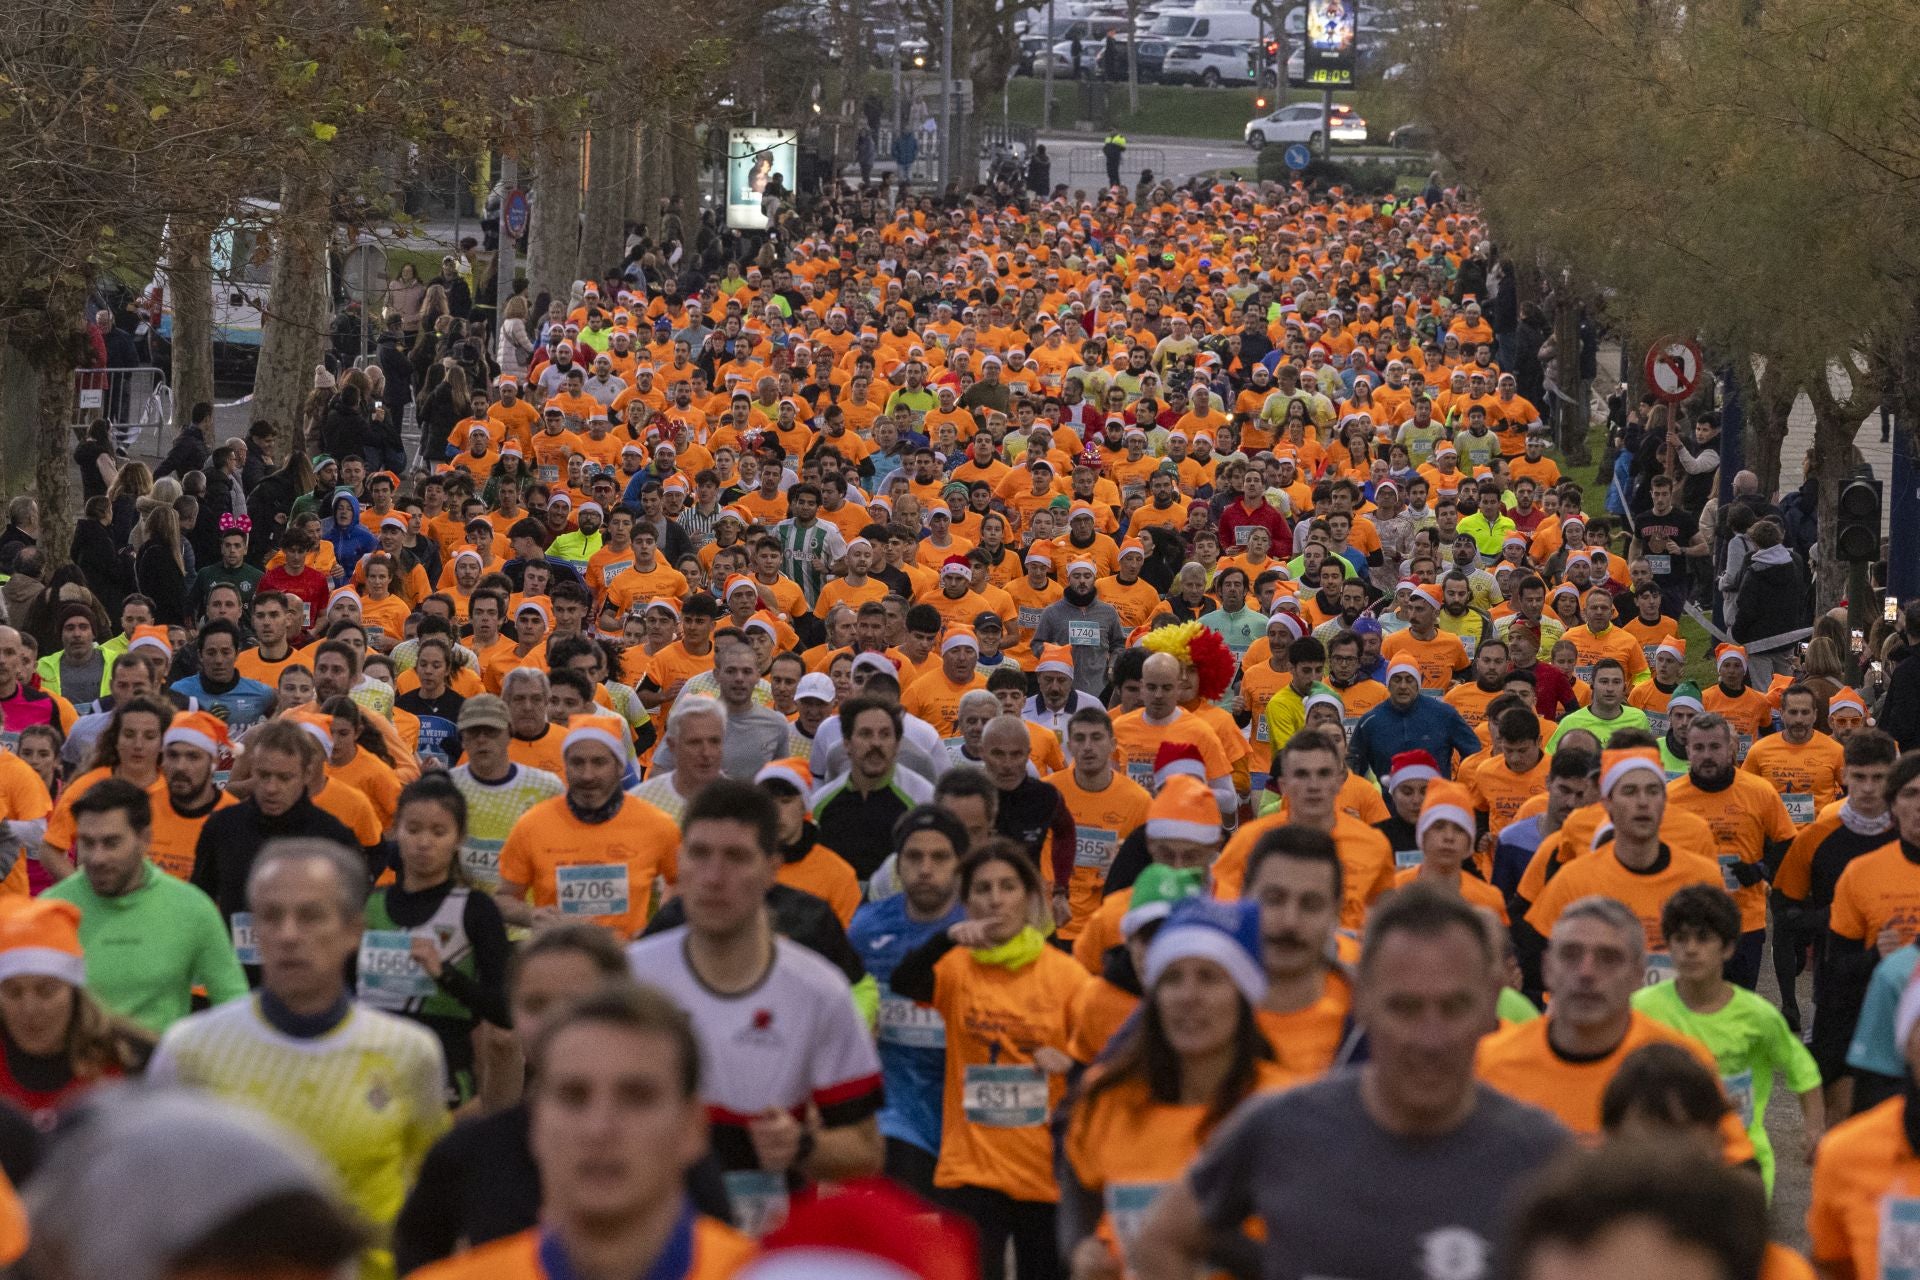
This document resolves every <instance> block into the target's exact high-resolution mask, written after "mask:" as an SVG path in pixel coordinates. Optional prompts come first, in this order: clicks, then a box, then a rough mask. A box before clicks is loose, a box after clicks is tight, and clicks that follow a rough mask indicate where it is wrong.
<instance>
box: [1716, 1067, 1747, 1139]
mask: <svg viewBox="0 0 1920 1280" xmlns="http://www.w3.org/2000/svg"><path fill="white" fill-rule="evenodd" d="M1720 1084H1721V1085H1722V1087H1724V1088H1725V1089H1726V1091H1727V1101H1729V1102H1731V1103H1732V1104H1733V1109H1734V1110H1735V1111H1738V1112H1739V1113H1740V1127H1741V1128H1743V1129H1747V1128H1751V1127H1752V1126H1753V1072H1751V1071H1741V1072H1737V1073H1735V1074H1733V1075H1730V1076H1721V1077H1720Z"/></svg>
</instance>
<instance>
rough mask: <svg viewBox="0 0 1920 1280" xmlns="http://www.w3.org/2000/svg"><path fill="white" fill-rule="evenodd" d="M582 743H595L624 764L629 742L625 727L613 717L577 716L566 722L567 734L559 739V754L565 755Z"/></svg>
mask: <svg viewBox="0 0 1920 1280" xmlns="http://www.w3.org/2000/svg"><path fill="white" fill-rule="evenodd" d="M584 742H597V743H599V744H600V745H601V746H603V747H605V748H606V749H607V750H609V751H611V752H613V758H614V759H616V760H619V761H621V762H622V763H624V762H625V761H626V759H627V744H628V742H629V739H628V736H627V732H626V726H625V725H624V724H623V723H621V722H620V721H619V720H618V719H616V718H614V717H613V716H597V715H577V716H573V717H570V718H569V719H568V720H567V734H566V736H565V737H564V738H562V739H560V754H561V755H563V756H564V755H565V754H566V753H567V752H569V751H571V750H572V749H573V748H574V747H576V746H578V745H579V744H581V743H584Z"/></svg>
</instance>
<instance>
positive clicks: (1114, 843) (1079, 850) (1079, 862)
mask: <svg viewBox="0 0 1920 1280" xmlns="http://www.w3.org/2000/svg"><path fill="white" fill-rule="evenodd" d="M1073 832H1074V834H1073V865H1074V866H1076V867H1087V868H1090V869H1091V870H1094V871H1098V872H1100V873H1101V874H1102V875H1105V874H1106V870H1107V868H1108V867H1110V866H1112V865H1113V855H1114V854H1116V853H1118V852H1119V851H1120V833H1119V832H1117V831H1108V830H1106V829H1105V828H1103V827H1079V826H1076V827H1075V828H1074V829H1073Z"/></svg>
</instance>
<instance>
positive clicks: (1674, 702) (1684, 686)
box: [1667, 680, 1706, 712]
mask: <svg viewBox="0 0 1920 1280" xmlns="http://www.w3.org/2000/svg"><path fill="white" fill-rule="evenodd" d="M1676 707H1692V708H1693V709H1694V710H1695V711H1705V710H1706V707H1705V706H1704V705H1702V703H1701V701H1700V686H1699V685H1697V684H1695V683H1694V682H1693V681H1691V680H1682V681H1681V682H1680V683H1679V684H1677V685H1675V686H1674V687H1673V696H1672V697H1670V698H1668V699H1667V710H1668V711H1669V712H1671V711H1673V710H1674V708H1676Z"/></svg>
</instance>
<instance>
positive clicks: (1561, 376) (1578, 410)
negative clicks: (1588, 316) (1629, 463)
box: [1553, 289, 1606, 488]
mask: <svg viewBox="0 0 1920 1280" xmlns="http://www.w3.org/2000/svg"><path fill="white" fill-rule="evenodd" d="M1553 349H1554V358H1553V364H1554V375H1555V379H1556V384H1557V385H1558V387H1559V388H1560V391H1561V393H1562V395H1564V396H1565V397H1566V398H1565V399H1562V400H1559V401H1557V402H1556V405H1555V408H1554V415H1553V416H1554V422H1555V424H1556V425H1557V428H1558V433H1559V437H1560V452H1561V453H1562V454H1564V455H1565V456H1566V459H1567V461H1568V462H1569V463H1571V464H1572V465H1573V466H1576V467H1585V466H1590V465H1591V464H1592V462H1593V453H1592V451H1591V450H1590V449H1588V448H1587V428H1588V425H1589V419H1590V417H1591V412H1590V409H1589V406H1588V403H1587V401H1588V396H1587V384H1586V382H1585V381H1583V380H1582V379H1581V377H1580V308H1579V307H1578V306H1577V305H1575V303H1574V300H1573V298H1572V296H1571V294H1570V292H1569V291H1567V290H1565V289H1562V290H1561V296H1560V298H1559V304H1558V305H1557V306H1556V307H1555V308H1554V317H1553ZM1605 480H1606V477H1604V476H1602V477H1601V481H1602V485H1601V487H1602V488H1604V487H1605V483H1604V482H1605Z"/></svg>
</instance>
